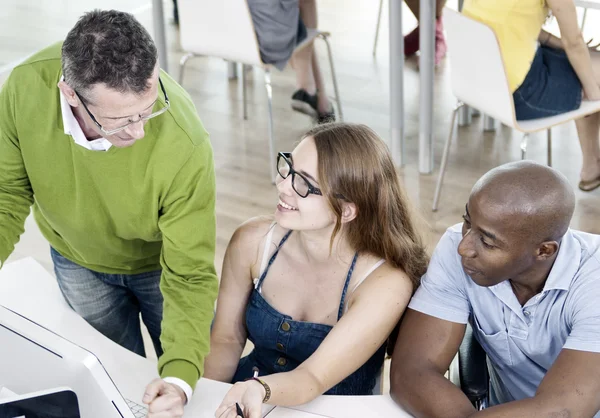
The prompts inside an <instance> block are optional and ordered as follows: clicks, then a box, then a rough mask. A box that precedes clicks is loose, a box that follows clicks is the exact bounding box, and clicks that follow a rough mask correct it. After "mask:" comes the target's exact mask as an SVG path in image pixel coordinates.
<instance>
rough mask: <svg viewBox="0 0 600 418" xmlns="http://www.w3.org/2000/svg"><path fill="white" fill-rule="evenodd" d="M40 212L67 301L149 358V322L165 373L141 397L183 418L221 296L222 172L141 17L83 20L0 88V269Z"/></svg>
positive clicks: (105, 15)
mask: <svg viewBox="0 0 600 418" xmlns="http://www.w3.org/2000/svg"><path fill="white" fill-rule="evenodd" d="M32 205H33V213H34V216H35V219H36V221H37V223H38V225H39V228H40V230H41V231H42V233H43V234H44V236H45V237H46V239H48V241H49V242H50V246H51V254H52V258H53V261H54V266H55V271H56V276H57V280H58V284H59V286H60V289H61V291H62V293H63V295H64V297H65V299H66V301H67V302H68V303H69V305H70V306H71V307H72V308H73V309H74V310H75V311H77V312H78V313H79V314H80V315H82V316H83V317H84V318H85V319H86V320H87V321H88V322H89V323H90V324H91V325H93V326H94V327H95V328H96V329H98V330H99V331H100V332H102V333H103V334H105V335H106V336H107V337H109V338H111V339H112V340H114V341H116V342H117V343H119V344H121V345H123V346H124V347H126V348H128V349H130V350H132V351H134V352H136V353H138V354H140V355H144V354H145V352H144V347H143V342H142V337H141V333H140V321H139V316H140V314H141V316H142V319H143V321H144V323H145V325H146V326H147V328H148V330H149V332H150V335H151V337H152V340H153V342H154V346H155V349H156V351H157V353H158V355H159V356H160V358H159V372H160V375H161V376H162V377H163V379H161V380H157V381H155V382H152V384H150V385H149V387H148V389H147V390H146V395H145V397H144V402H146V403H148V404H150V407H149V410H150V412H151V415H152V414H154V413H157V414H159V416H161V417H163V416H164V417H171V416H172V417H176V416H181V414H182V411H183V405H184V404H185V402H186V400H187V398H189V396H191V393H192V388H193V387H194V386H195V383H196V382H197V380H198V379H199V378H200V376H201V375H202V372H203V363H204V357H205V356H206V355H207V353H208V350H209V334H210V324H211V321H212V317H213V308H214V302H215V298H216V293H217V278H216V274H215V269H214V246H215V178H214V166H213V159H212V150H211V145H210V142H209V139H208V134H207V132H206V131H205V130H204V127H203V126H202V123H201V122H200V120H199V118H198V116H197V114H196V110H195V108H194V105H193V103H192V101H191V99H190V97H189V96H188V95H187V94H186V93H185V91H184V90H183V89H182V88H181V87H180V86H179V85H178V84H177V83H176V82H175V81H173V80H172V79H171V78H170V77H169V76H168V75H167V74H165V73H163V72H160V71H159V69H158V65H157V50H156V47H155V45H154V43H153V42H152V39H151V37H150V35H149V34H148V32H147V31H146V30H145V29H144V28H143V27H142V26H141V25H140V23H139V22H137V21H136V20H135V18H133V16H131V15H129V14H126V13H121V12H117V11H93V12H90V13H87V14H86V15H84V16H83V17H82V18H81V19H80V20H79V21H78V22H77V24H76V25H75V27H74V28H73V29H72V30H71V31H70V32H69V34H68V36H67V38H66V39H65V41H64V43H63V44H59V45H54V46H51V47H49V48H47V49H45V50H43V51H41V52H39V53H37V54H36V55H34V56H33V57H31V58H29V59H28V60H27V61H26V62H25V63H23V64H21V65H19V66H18V67H16V68H15V69H14V70H13V71H12V73H11V75H10V77H9V78H8V80H7V81H6V83H5V84H4V86H3V87H2V90H1V92H0V264H1V263H4V261H5V260H6V259H7V258H8V256H9V255H10V253H11V252H12V251H13V248H14V245H15V244H16V242H17V241H18V239H19V236H20V235H21V234H22V233H23V230H24V222H25V218H26V217H27V215H28V214H29V211H30V207H31V206H32ZM163 307H164V316H163ZM161 328H162V332H161ZM163 350H164V352H163ZM157 416H158V415H157Z"/></svg>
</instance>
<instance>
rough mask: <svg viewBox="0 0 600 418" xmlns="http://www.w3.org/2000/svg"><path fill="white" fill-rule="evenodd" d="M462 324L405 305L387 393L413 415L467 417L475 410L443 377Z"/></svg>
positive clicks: (461, 334)
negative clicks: (405, 309) (405, 308)
mask: <svg viewBox="0 0 600 418" xmlns="http://www.w3.org/2000/svg"><path fill="white" fill-rule="evenodd" d="M464 334H465V324H459V323H455V322H450V321H445V320H443V319H439V318H436V317H433V316H429V315H426V314H423V313H421V312H418V311H413V310H412V309H408V310H407V312H406V315H405V316H404V318H403V320H402V324H401V326H400V333H399V334H398V342H397V343H396V349H395V350H394V355H393V357H392V367H391V376H390V385H391V390H390V395H391V396H392V398H393V399H394V400H395V401H396V402H397V403H399V404H400V405H402V406H403V407H404V409H406V410H407V411H408V412H409V413H411V414H413V415H414V416H415V417H444V418H451V417H457V418H458V417H461V418H462V417H466V416H468V415H470V414H472V413H474V412H475V408H474V407H473V405H471V402H470V401H469V399H468V398H467V397H466V396H465V395H464V394H463V393H462V391H461V389H460V388H459V387H457V386H455V385H454V384H453V383H452V382H450V381H449V380H448V379H446V378H445V377H444V374H445V373H446V371H447V370H448V368H449V367H450V363H451V362H452V359H453V358H454V356H455V355H456V353H457V352H458V347H459V346H460V343H461V341H462V338H463V336H464Z"/></svg>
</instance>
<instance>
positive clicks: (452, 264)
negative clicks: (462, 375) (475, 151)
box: [391, 162, 600, 418]
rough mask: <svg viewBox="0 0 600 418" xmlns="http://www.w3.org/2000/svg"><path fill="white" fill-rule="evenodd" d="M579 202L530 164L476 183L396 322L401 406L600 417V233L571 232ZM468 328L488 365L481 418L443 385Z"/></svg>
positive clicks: (463, 413) (509, 416)
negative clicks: (487, 389)
mask: <svg viewBox="0 0 600 418" xmlns="http://www.w3.org/2000/svg"><path fill="white" fill-rule="evenodd" d="M574 201H575V198H574V195H573V191H572V189H571V187H570V186H569V183H568V182H567V180H566V179H565V177H564V176H563V175H561V174H560V173H559V172H557V171H555V170H553V169H551V168H548V167H545V166H542V165H538V164H535V163H532V162H519V163H511V164H506V165H503V166H500V167H498V168H496V169H494V170H492V171H490V172H488V173H487V174H486V175H484V176H483V177H482V178H481V179H480V180H479V181H478V182H477V184H475V186H474V187H473V190H472V192H471V195H470V197H469V201H468V202H467V205H466V207H465V214H464V222H463V223H462V224H458V225H455V226H453V227H451V228H449V229H448V230H447V231H446V233H445V234H444V236H443V237H442V239H441V240H440V242H439V244H438V246H437V248H436V250H435V252H434V254H433V257H432V259H431V263H430V265H429V268H428V270H427V273H426V274H425V275H424V276H423V279H422V283H421V286H420V287H419V289H418V290H417V292H416V294H415V295H414V297H413V299H412V301H411V302H410V305H409V309H408V310H407V312H406V314H405V317H404V320H403V322H402V325H401V328H400V334H399V337H398V343H397V344H396V348H395V351H394V355H393V359H392V372H391V395H392V397H393V398H394V400H395V401H396V402H398V403H399V404H400V405H402V406H403V407H404V408H405V409H406V410H407V411H409V412H410V413H412V414H413V415H415V416H416V417H443V418H453V417H456V418H459V417H460V418H462V417H482V418H483V417H506V418H513V417H519V418H527V417H535V418H544V417H553V418H559V417H560V418H562V417H565V418H566V417H596V418H600V413H598V410H600V236H596V235H590V234H586V233H583V232H579V231H573V230H570V229H569V222H570V221H571V216H572V215H573V210H574V206H575V203H574ZM467 322H469V323H470V324H471V326H472V328H473V333H474V335H475V337H476V338H477V340H478V341H479V342H480V343H481V346H482V347H483V349H484V350H485V352H486V353H487V357H488V361H489V372H490V405H492V406H491V407H490V408H488V409H485V410H483V411H476V410H475V408H474V407H473V406H472V405H471V403H470V402H469V400H468V399H467V397H466V396H465V395H464V394H463V393H462V392H461V390H460V389H459V388H458V387H456V386H454V385H453V384H452V383H451V382H450V381H449V380H447V379H446V378H444V373H445V372H446V370H448V367H449V366H450V362H451V361H452V359H453V357H454V356H455V355H456V353H457V351H458V347H459V345H460V343H461V341H462V339H463V336H464V333H465V327H466V323H467Z"/></svg>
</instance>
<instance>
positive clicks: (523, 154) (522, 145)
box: [521, 134, 529, 160]
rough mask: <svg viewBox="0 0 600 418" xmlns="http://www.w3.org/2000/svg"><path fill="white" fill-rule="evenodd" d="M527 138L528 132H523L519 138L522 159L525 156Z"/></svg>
mask: <svg viewBox="0 0 600 418" xmlns="http://www.w3.org/2000/svg"><path fill="white" fill-rule="evenodd" d="M528 139H529V134H523V138H522V139H521V160H524V159H525V157H527V140H528Z"/></svg>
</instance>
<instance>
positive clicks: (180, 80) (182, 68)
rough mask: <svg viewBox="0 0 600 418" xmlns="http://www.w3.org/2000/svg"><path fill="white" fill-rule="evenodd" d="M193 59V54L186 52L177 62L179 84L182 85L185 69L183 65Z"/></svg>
mask: <svg viewBox="0 0 600 418" xmlns="http://www.w3.org/2000/svg"><path fill="white" fill-rule="evenodd" d="M194 57H195V55H194V53H193V52H188V53H187V54H185V55H184V56H183V57H181V59H180V60H179V84H181V83H183V70H184V69H185V64H186V63H187V62H188V60H189V59H190V58H194Z"/></svg>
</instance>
